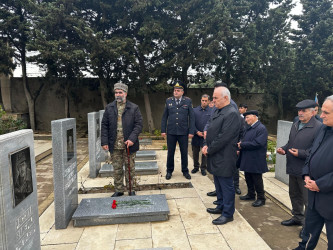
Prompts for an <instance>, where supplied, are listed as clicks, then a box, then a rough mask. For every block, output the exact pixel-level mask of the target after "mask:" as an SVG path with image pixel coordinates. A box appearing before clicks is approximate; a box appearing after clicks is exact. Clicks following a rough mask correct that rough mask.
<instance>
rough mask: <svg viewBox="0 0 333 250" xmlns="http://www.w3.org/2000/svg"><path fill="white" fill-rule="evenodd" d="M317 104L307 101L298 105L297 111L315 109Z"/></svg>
mask: <svg viewBox="0 0 333 250" xmlns="http://www.w3.org/2000/svg"><path fill="white" fill-rule="evenodd" d="M316 106H317V103H316V102H315V101H314V100H310V99H306V100H303V101H301V102H299V103H297V104H296V108H297V109H307V108H315V107H316Z"/></svg>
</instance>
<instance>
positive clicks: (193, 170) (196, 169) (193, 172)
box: [191, 168, 199, 174]
mask: <svg viewBox="0 0 333 250" xmlns="http://www.w3.org/2000/svg"><path fill="white" fill-rule="evenodd" d="M198 171H199V169H198V168H193V169H192V171H191V173H192V174H195V173H196V172H198Z"/></svg>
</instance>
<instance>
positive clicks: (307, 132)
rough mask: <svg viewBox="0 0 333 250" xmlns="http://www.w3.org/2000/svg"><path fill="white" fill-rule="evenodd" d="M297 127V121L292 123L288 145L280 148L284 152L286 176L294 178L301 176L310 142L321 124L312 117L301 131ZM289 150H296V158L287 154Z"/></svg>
mask: <svg viewBox="0 0 333 250" xmlns="http://www.w3.org/2000/svg"><path fill="white" fill-rule="evenodd" d="M298 125H299V120H297V121H296V122H294V123H293V125H292V126H291V129H290V134H289V140H288V143H287V144H286V145H284V146H283V147H281V148H282V149H283V150H284V151H285V152H286V157H287V168H286V170H287V174H290V175H294V176H302V168H303V166H304V163H305V159H306V157H308V155H309V150H310V147H311V145H312V142H313V140H314V138H315V135H316V134H317V132H318V130H319V129H320V127H321V125H322V123H321V122H319V121H318V120H317V119H315V117H312V118H311V119H310V121H309V122H308V123H307V124H306V125H305V126H304V127H303V128H302V129H301V130H298ZM291 148H295V149H298V157H295V156H293V155H292V154H290V153H289V149H291Z"/></svg>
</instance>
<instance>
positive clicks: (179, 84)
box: [173, 80, 184, 90]
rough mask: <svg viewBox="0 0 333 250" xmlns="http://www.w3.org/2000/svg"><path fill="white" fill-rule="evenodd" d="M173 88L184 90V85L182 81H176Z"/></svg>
mask: <svg viewBox="0 0 333 250" xmlns="http://www.w3.org/2000/svg"><path fill="white" fill-rule="evenodd" d="M173 88H174V89H182V90H184V84H183V83H182V82H181V81H179V80H176V81H174V82H173Z"/></svg>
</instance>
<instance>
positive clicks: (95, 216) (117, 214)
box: [72, 194, 170, 227]
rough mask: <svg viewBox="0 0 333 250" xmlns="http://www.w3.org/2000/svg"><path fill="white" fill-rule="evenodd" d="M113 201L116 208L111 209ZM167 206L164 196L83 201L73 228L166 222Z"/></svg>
mask: <svg viewBox="0 0 333 250" xmlns="http://www.w3.org/2000/svg"><path fill="white" fill-rule="evenodd" d="M113 200H116V201H117V207H116V208H115V209H113V208H112V207H111V206H112V203H113ZM169 212H170V211H169V206H168V203H167V201H166V197H165V195H164V194H159V195H141V196H124V197H110V198H90V199H83V200H82V201H81V203H80V205H79V206H78V208H77V210H76V211H75V213H74V215H73V217H72V219H73V222H74V227H85V226H98V225H111V224H124V223H137V222H151V221H166V220H168V218H169Z"/></svg>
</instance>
